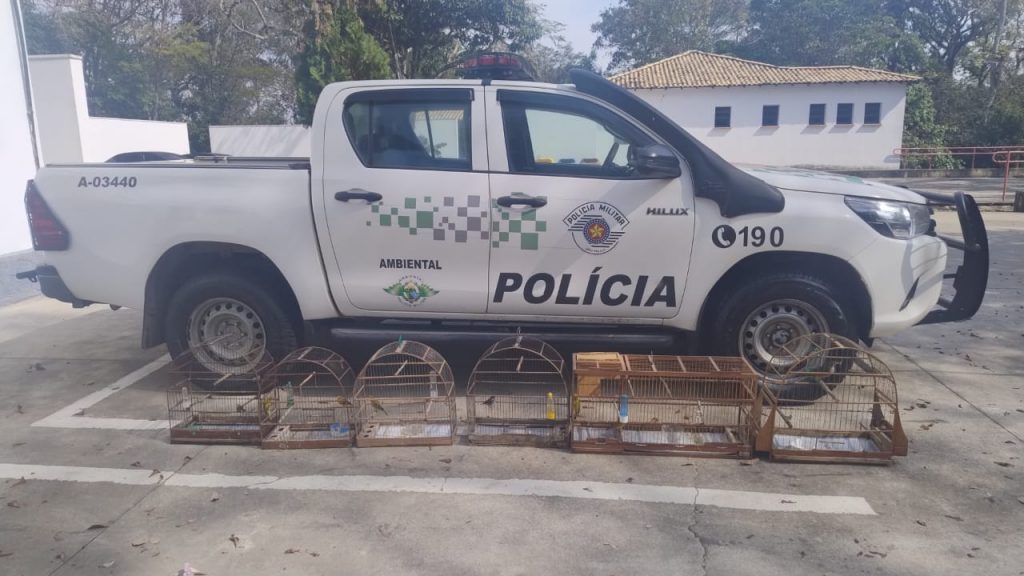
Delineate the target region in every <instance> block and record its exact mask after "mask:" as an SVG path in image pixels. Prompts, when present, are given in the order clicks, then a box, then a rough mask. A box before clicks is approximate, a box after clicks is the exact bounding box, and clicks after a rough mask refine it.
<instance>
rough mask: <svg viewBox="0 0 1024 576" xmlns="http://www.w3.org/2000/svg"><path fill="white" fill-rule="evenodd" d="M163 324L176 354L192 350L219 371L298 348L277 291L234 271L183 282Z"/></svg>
mask: <svg viewBox="0 0 1024 576" xmlns="http://www.w3.org/2000/svg"><path fill="white" fill-rule="evenodd" d="M164 327H165V330H166V333H165V338H166V341H167V348H168V350H169V351H170V353H171V356H172V357H174V358H178V357H180V356H181V355H183V354H186V353H189V352H191V353H192V354H194V356H195V360H196V361H198V362H199V363H200V364H201V365H202V366H203V367H204V368H205V369H206V370H209V371H210V372H213V373H218V374H239V373H245V372H248V371H251V370H252V369H254V368H256V366H257V364H258V363H259V362H261V361H264V360H265V359H266V356H267V355H269V357H270V358H271V359H273V358H277V359H280V358H284V356H285V355H286V354H288V353H289V352H291V351H292V350H294V349H295V348H296V347H297V346H298V340H297V338H296V336H295V328H294V326H293V324H292V321H291V319H290V318H289V316H288V314H287V313H285V311H284V308H283V307H282V306H281V304H280V303H279V299H278V298H277V297H275V295H274V292H272V291H270V290H267V289H265V288H263V287H262V286H261V285H260V284H259V283H258V282H257V281H255V280H253V279H250V278H246V277H242V276H239V275H234V274H224V273H215V274H207V275H203V276H199V277H197V278H193V279H192V280H189V281H188V282H186V283H185V284H183V285H182V286H181V287H180V288H179V289H178V290H177V291H176V292H175V293H174V295H173V296H172V297H171V300H170V302H169V304H168V306H167V317H166V321H165V323H164Z"/></svg>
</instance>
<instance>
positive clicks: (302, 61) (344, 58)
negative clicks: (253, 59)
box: [295, 0, 390, 124]
mask: <svg viewBox="0 0 1024 576" xmlns="http://www.w3.org/2000/svg"><path fill="white" fill-rule="evenodd" d="M303 38H304V46H303V49H302V52H300V53H299V55H298V57H297V58H296V63H295V87H296V101H295V105H296V109H295V119H296V120H297V121H298V122H301V123H303V124H312V123H313V111H314V109H315V108H316V100H317V97H318V96H319V95H320V91H321V90H323V88H324V86H326V85H328V84H330V83H331V82H341V81H345V80H356V79H359V80H370V79H377V78H388V77H389V76H390V69H389V66H388V55H387V54H386V53H385V52H384V49H383V48H381V46H380V44H378V43H377V41H376V40H375V39H374V38H373V37H372V36H370V35H369V34H367V33H366V31H365V30H364V29H363V23H362V20H360V19H359V17H358V16H357V15H356V13H355V12H354V11H353V10H351V9H349V7H348V6H344V5H342V6H338V7H337V8H335V7H334V6H333V4H332V3H331V2H330V0H326V1H325V0H314V2H313V13H312V15H311V17H310V18H309V20H308V21H307V23H306V27H305V29H304V30H303Z"/></svg>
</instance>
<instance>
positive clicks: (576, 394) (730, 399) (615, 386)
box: [570, 352, 760, 458]
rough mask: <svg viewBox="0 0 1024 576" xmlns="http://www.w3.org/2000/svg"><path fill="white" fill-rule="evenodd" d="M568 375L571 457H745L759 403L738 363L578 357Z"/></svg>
mask: <svg viewBox="0 0 1024 576" xmlns="http://www.w3.org/2000/svg"><path fill="white" fill-rule="evenodd" d="M573 372H574V374H573V396H572V410H571V434H570V438H571V440H570V445H571V447H572V449H573V451H576V452H646V453H653V454H679V455H692V456H718V457H744V458H745V457H749V456H750V453H751V447H752V445H753V441H754V432H755V429H756V428H755V427H756V415H757V414H759V413H760V395H759V394H758V393H757V375H756V374H755V373H754V371H753V370H752V369H751V368H750V366H749V365H748V364H747V363H746V362H745V361H744V360H743V359H742V358H725V357H711V356H696V357H690V356H654V355H639V354H637V355H624V354H618V353H605V352H600V353H579V354H575V355H574V356H573Z"/></svg>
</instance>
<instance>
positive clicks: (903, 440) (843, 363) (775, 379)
mask: <svg viewBox="0 0 1024 576" xmlns="http://www.w3.org/2000/svg"><path fill="white" fill-rule="evenodd" d="M761 388H762V392H763V395H764V397H765V410H766V414H765V415H764V418H763V422H762V423H761V428H760V430H759V432H758V436H757V444H756V448H757V450H758V451H760V452H767V453H769V455H770V457H771V458H772V459H774V460H790V461H814V462H860V463H888V462H890V461H891V460H892V457H893V456H906V454H907V437H906V434H905V433H904V431H903V426H902V424H901V423H900V414H899V404H898V399H897V391H896V380H895V378H894V377H893V375H892V372H891V371H890V370H889V367H888V366H886V365H885V363H884V362H882V361H881V360H879V359H878V358H877V357H876V356H874V355H873V354H871V353H869V352H867V351H866V350H864V349H863V348H861V347H860V346H859V345H857V344H856V343H855V342H853V341H851V340H848V339H846V338H844V337H842V336H837V335H834V334H822V333H817V334H808V335H805V336H801V337H800V338H796V339H794V340H792V341H790V342H789V343H788V344H786V345H784V346H783V347H782V348H781V349H780V350H779V351H778V352H777V353H776V357H775V358H773V359H772V362H771V363H770V364H769V373H768V374H766V375H765V376H764V379H763V381H762V386H761Z"/></svg>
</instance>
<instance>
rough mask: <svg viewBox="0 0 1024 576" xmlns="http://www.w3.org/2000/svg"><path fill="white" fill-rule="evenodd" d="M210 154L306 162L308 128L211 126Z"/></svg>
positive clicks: (294, 126) (288, 126) (292, 126)
mask: <svg viewBox="0 0 1024 576" xmlns="http://www.w3.org/2000/svg"><path fill="white" fill-rule="evenodd" d="M210 151H211V152H215V153H217V154H230V155H232V156H277V157H295V158H308V157H309V155H310V142H309V126H299V125H280V126H259V125H246V126H210Z"/></svg>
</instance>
